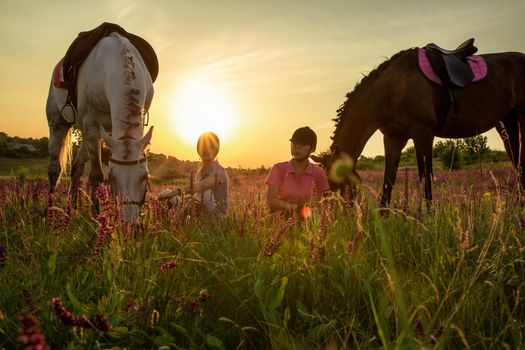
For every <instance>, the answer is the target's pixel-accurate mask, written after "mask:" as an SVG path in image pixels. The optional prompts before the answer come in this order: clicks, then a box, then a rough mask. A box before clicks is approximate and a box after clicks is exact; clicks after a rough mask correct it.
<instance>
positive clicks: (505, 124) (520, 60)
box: [323, 48, 525, 205]
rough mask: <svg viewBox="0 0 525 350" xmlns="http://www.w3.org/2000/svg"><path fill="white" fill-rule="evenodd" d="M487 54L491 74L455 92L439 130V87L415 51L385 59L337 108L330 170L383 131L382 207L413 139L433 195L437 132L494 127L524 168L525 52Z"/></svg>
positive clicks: (460, 134) (471, 132)
mask: <svg viewBox="0 0 525 350" xmlns="http://www.w3.org/2000/svg"><path fill="white" fill-rule="evenodd" d="M482 57H483V58H484V59H485V60H486V63H487V66H488V74H487V76H486V78H485V79H483V80H481V81H479V82H475V83H473V84H472V85H470V86H468V87H466V88H462V89H458V90H457V91H456V96H457V106H456V111H455V113H454V116H453V117H452V118H449V119H447V120H446V121H445V123H444V125H443V126H442V127H439V128H438V117H437V113H438V112H437V111H438V106H439V99H440V95H441V87H440V86H438V85H437V84H435V83H433V82H430V81H429V80H427V79H426V78H425V77H424V76H423V74H422V73H421V71H420V70H419V69H418V64H417V62H418V53H417V49H415V48H413V49H408V50H405V51H401V52H399V53H397V54H396V55H394V56H393V57H392V58H390V59H389V60H387V61H385V62H383V63H382V64H381V65H380V66H379V67H378V68H377V69H375V70H374V71H372V72H371V73H370V74H369V75H368V76H366V77H365V78H363V80H362V81H361V82H360V83H359V84H358V85H357V86H356V88H355V89H354V91H352V92H350V93H349V94H347V100H346V101H345V103H344V104H343V106H342V107H341V108H340V109H339V110H338V117H337V118H336V119H335V120H336V129H335V132H334V135H333V136H332V139H333V144H332V146H331V155H330V156H329V157H328V158H325V159H324V161H323V162H324V163H325V165H326V166H327V168H329V167H330V165H331V163H332V162H333V161H334V160H335V159H336V158H337V157H339V156H340V155H341V154H342V153H344V154H346V155H348V156H350V157H351V158H352V159H353V160H354V163H355V162H356V161H357V159H358V157H359V155H360V154H361V152H362V151H363V148H364V146H365V144H366V142H367V141H368V139H369V138H370V137H371V136H372V134H373V133H374V132H375V131H376V130H378V129H379V130H381V132H382V133H383V135H384V147H385V174H384V184H383V190H382V196H381V204H382V205H386V204H388V203H389V202H390V197H391V191H392V186H393V185H394V183H395V181H396V173H397V168H398V164H399V159H400V155H401V151H402V150H403V148H404V147H405V145H406V143H407V141H408V140H409V139H412V140H413V141H414V146H415V150H416V156H417V164H418V170H419V177H420V179H425V195H426V198H427V199H428V200H431V199H432V192H431V178H432V146H433V141H434V137H436V136H438V137H444V138H464V137H470V136H475V135H478V134H481V133H483V132H485V131H488V130H490V129H492V128H494V127H495V128H497V130H498V132H499V133H500V135H502V139H503V140H504V144H505V149H506V150H507V153H508V154H509V156H510V158H511V160H512V162H513V164H514V165H515V166H516V167H518V166H519V168H520V169H519V170H520V172H523V164H524V161H525V159H524V158H525V151H524V150H525V149H524V146H525V144H523V143H522V144H521V145H520V135H521V139H522V140H525V119H524V117H525V55H524V54H522V53H518V52H505V53H495V54H487V55H482ZM354 171H355V170H354ZM355 175H357V174H355ZM522 181H523V178H522ZM332 185H333V186H334V187H338V186H340V184H339V185H338V184H332Z"/></svg>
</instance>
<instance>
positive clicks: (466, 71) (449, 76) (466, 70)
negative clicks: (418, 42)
mask: <svg viewBox="0 0 525 350" xmlns="http://www.w3.org/2000/svg"><path fill="white" fill-rule="evenodd" d="M477 51H478V49H477V48H476V47H475V46H474V38H471V39H468V40H467V41H465V42H463V43H462V44H461V45H459V46H458V47H457V48H456V49H455V50H446V49H443V48H441V47H439V46H437V45H436V44H434V43H430V44H427V45H426V46H425V52H426V55H427V57H428V60H429V62H430V64H431V65H432V68H433V69H434V72H436V74H437V75H438V76H439V77H440V78H441V81H442V82H443V83H444V85H446V86H450V87H454V88H462V87H466V86H468V85H469V84H470V83H472V81H473V80H474V73H473V72H472V69H471V68H470V65H469V64H468V62H467V57H468V56H472V55H473V54H475V53H476V52H477Z"/></svg>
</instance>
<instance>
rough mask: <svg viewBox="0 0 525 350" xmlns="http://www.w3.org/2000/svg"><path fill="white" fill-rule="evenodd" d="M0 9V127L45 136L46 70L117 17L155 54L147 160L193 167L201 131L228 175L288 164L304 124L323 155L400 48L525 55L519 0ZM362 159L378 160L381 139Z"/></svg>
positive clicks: (492, 139) (93, 2) (5, 5)
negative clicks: (348, 105)
mask: <svg viewBox="0 0 525 350" xmlns="http://www.w3.org/2000/svg"><path fill="white" fill-rule="evenodd" d="M0 9H1V11H0V44H1V47H2V53H1V54H0V74H1V79H0V106H1V107H2V117H1V118H0V131H3V132H6V133H7V134H8V135H10V136H22V137H43V136H48V129H47V122H46V117H45V101H46V97H47V92H48V86H49V81H50V77H51V71H52V69H53V67H54V66H55V64H56V63H57V62H58V60H59V59H60V58H62V56H63V55H64V54H65V52H66V50H67V48H68V47H69V45H70V43H71V42H72V41H73V40H74V39H75V37H76V36H77V34H78V33H79V32H81V31H85V30H90V29H93V28H95V27H97V26H98V25H99V24H101V23H102V22H113V23H117V24H119V25H121V26H122V27H124V28H125V29H126V30H127V31H129V32H131V33H134V34H137V35H139V36H141V37H143V38H144V39H146V40H147V41H148V42H149V43H150V44H151V45H152V46H153V48H154V49H155V50H156V53H157V56H158V59H159V64H160V73H159V77H158V79H157V81H156V82H155V84H154V87H155V96H154V98H153V103H152V106H151V109H150V125H154V126H155V130H154V134H153V139H152V143H151V147H150V149H151V151H152V152H155V153H164V154H167V155H172V156H175V157H177V158H179V159H187V160H198V156H197V154H196V151H195V141H196V135H198V133H199V132H200V131H201V129H202V128H203V127H204V126H206V127H205V129H211V130H212V131H216V132H217V133H218V134H219V137H221V144H222V148H221V152H220V154H219V160H220V161H221V163H222V164H223V165H225V166H232V167H237V166H239V165H240V166H243V167H257V166H260V165H265V166H269V165H271V164H273V163H275V162H277V161H284V160H287V159H289V158H290V154H289V141H288V140H289V138H290V136H291V134H292V132H293V131H294V130H295V129H296V128H297V127H301V126H304V125H309V126H310V127H311V128H313V129H314V130H315V131H316V132H317V135H318V140H319V141H318V150H324V149H326V148H328V147H329V145H330V143H331V142H330V136H331V134H332V132H333V129H334V123H333V121H332V118H334V117H335V115H336V110H337V108H338V107H339V105H341V104H342V103H343V102H344V100H345V94H346V92H348V91H351V90H352V89H353V87H354V86H355V84H356V83H357V82H359V81H360V80H361V78H362V77H363V75H364V74H368V72H370V71H371V70H372V69H374V68H375V67H377V66H378V65H379V64H380V63H381V62H383V61H384V60H385V58H387V57H390V56H392V55H393V54H395V53H396V52H398V51H400V50H403V49H406V48H409V47H414V46H424V45H425V44H426V43H428V42H435V43H437V44H438V45H440V46H442V47H445V48H454V47H456V46H457V45H459V44H460V43H461V42H463V41H464V40H465V39H468V38H470V37H475V38H476V46H477V47H478V49H479V53H490V52H498V51H521V52H525V35H524V33H525V21H524V16H525V1H523V0H501V1H492V0H491V1H485V0H482V1H479V0H478V1H461V0H453V1H448V0H439V1H437V0H436V1H426V0H417V1H392V0H390V1H373V0H371V1H354V0H351V1H350V0H349V1H257V2H255V1H199V0H195V1H175V0H174V1H169V0H166V1H156V0H148V1H133V0H131V1H130V0H123V1H98V0H90V1H73V0H69V1H46V2H43V1H27V0H18V1H3V2H2V4H1V5H0ZM210 109H212V110H213V111H215V113H210ZM201 117H202V118H206V119H204V120H205V121H206V120H207V122H202V121H200V122H199V120H198V119H199V118H201ZM203 124H204V126H203ZM207 126H209V127H207ZM487 135H488V137H489V146H490V147H491V148H495V149H503V145H502V142H501V141H500V139H499V137H498V136H497V135H496V133H495V132H490V133H488V134H487ZM363 154H364V155H367V156H372V155H378V154H383V145H382V137H381V134H380V133H379V132H378V133H376V134H375V135H374V136H373V137H372V139H371V140H370V141H369V142H368V144H367V146H366V148H365V150H364V153H363Z"/></svg>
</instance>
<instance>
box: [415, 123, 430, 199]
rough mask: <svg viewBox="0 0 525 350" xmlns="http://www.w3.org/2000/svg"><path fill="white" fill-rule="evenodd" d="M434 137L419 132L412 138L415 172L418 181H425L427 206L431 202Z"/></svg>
mask: <svg viewBox="0 0 525 350" xmlns="http://www.w3.org/2000/svg"><path fill="white" fill-rule="evenodd" d="M433 142H434V136H432V135H430V134H428V133H425V132H421V133H420V135H418V136H417V137H414V147H415V149H416V158H417V170H418V173H419V181H420V182H421V180H423V179H424V180H425V198H426V200H427V206H430V203H431V202H432V144H433Z"/></svg>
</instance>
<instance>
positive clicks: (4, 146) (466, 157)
mask: <svg viewBox="0 0 525 350" xmlns="http://www.w3.org/2000/svg"><path fill="white" fill-rule="evenodd" d="M81 140H82V138H81V135H79V133H78V132H76V130H75V133H74V137H73V154H75V153H76V151H77V150H78V146H79V144H80V142H81ZM487 143H488V140H487V137H486V136H483V135H478V136H474V137H469V138H465V139H456V140H445V141H438V142H436V143H435V144H434V148H433V152H432V156H433V158H434V159H435V160H437V161H438V162H440V163H441V165H442V167H443V168H445V169H460V168H462V167H464V166H468V165H471V164H477V163H479V162H490V163H497V162H502V161H508V160H509V158H508V156H507V154H506V153H505V152H504V151H497V150H491V149H490V148H489V147H488V144H487ZM48 144H49V138H47V137H42V138H39V139H34V138H23V137H18V136H13V137H11V136H9V135H7V134H6V133H5V132H0V157H4V158H35V159H43V158H47V157H48V155H49V154H48ZM105 151H106V152H104V151H103V154H102V158H103V160H104V159H105V158H109V151H108V150H105ZM105 153H107V154H105ZM150 157H154V158H155V156H154V155H153V154H150ZM158 157H159V159H160V158H166V159H167V158H168V157H166V156H164V155H162V154H161V155H158ZM384 158H385V157H384V156H382V155H381V156H376V157H365V156H361V158H360V159H359V163H358V168H361V169H373V168H379V167H383V164H384ZM177 162H179V163H180V162H181V161H179V160H177ZM190 163H191V162H189V163H188V164H187V165H186V166H187V167H190V168H194V167H195V164H190ZM400 165H402V166H403V165H405V166H406V165H409V166H415V165H416V151H415V149H414V147H408V148H406V149H405V150H404V151H403V153H402V154H401V160H400Z"/></svg>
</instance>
